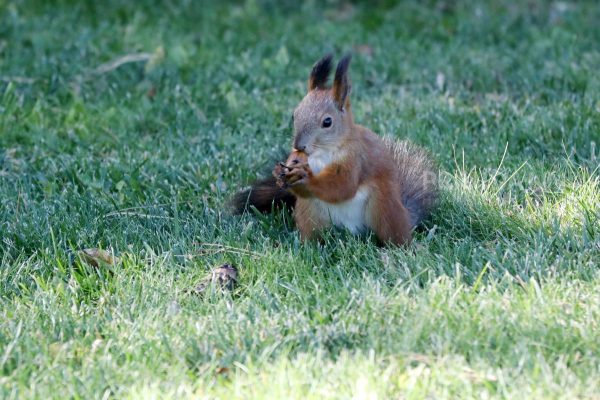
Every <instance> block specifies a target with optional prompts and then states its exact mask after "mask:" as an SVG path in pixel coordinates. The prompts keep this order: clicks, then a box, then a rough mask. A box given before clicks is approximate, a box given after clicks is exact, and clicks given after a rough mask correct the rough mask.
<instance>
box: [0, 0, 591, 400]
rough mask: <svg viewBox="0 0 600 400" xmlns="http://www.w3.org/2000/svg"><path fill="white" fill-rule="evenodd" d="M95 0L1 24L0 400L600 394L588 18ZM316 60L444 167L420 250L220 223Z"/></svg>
mask: <svg viewBox="0 0 600 400" xmlns="http://www.w3.org/2000/svg"><path fill="white" fill-rule="evenodd" d="M95 4H96V3H92V2H89V3H88V2H74V1H67V0H65V1H57V2H54V3H53V4H47V2H42V1H31V2H26V1H19V0H0V304H1V308H0V397H2V398H29V397H33V398H106V397H110V396H114V397H116V398H153V397H172V398H182V397H193V396H205V397H210V398H212V397H219V398H232V397H234V398H235V397H237V398H265V399H267V398H323V397H325V398H351V397H352V396H355V397H356V398H365V399H367V398H368V399H370V398H375V397H376V396H378V397H379V398H389V397H392V398H411V399H412V398H456V397H459V398H477V399H478V398H483V397H484V396H487V397H492V398H578V397H579V398H597V396H598V393H600V368H599V367H598V366H599V365H600V274H599V269H598V264H599V262H600V221H599V218H600V175H599V171H598V169H597V167H598V164H599V157H600V155H599V150H600V74H599V73H598V66H599V65H600V50H599V47H598V43H600V30H599V29H598V28H597V26H598V25H597V24H598V21H599V20H600V6H599V5H598V4H597V3H596V2H595V1H577V2H551V1H543V0H531V1H527V2H517V1H508V0H504V1H492V0H489V1H483V2H469V1H466V0H465V1H456V2H454V1H425V2H420V1H419V2H418V1H416V0H415V1H405V2H398V3H396V2H392V1H381V2H379V3H378V6H377V7H375V6H374V5H372V4H371V3H370V2H369V3H368V2H357V3H352V4H350V3H341V2H337V1H328V2H326V6H320V5H319V4H320V2H316V1H310V2H306V3H305V4H303V5H301V6H300V5H296V2H275V1H268V0H255V1H247V2H237V3H235V4H229V5H217V2H209V1H203V2H181V3H179V2H167V1H165V2H163V3H162V4H160V5H156V4H157V3H156V2H146V3H143V2H137V4H136V5H134V4H133V2H132V3H131V4H129V3H125V2H117V1H114V2H113V1H110V2H102V3H98V5H95ZM100 4H101V5H100ZM323 7H324V8H323ZM328 51H334V52H335V53H336V54H337V55H338V56H340V55H341V54H343V53H344V52H345V51H353V52H354V60H353V64H352V66H351V77H352V80H353V94H352V96H353V108H354V112H355V119H356V120H357V121H358V122H359V123H361V124H363V125H366V126H368V127H370V128H371V129H372V130H374V131H376V132H378V133H379V134H382V135H383V134H385V135H392V136H396V137H400V138H409V139H411V140H413V141H415V142H417V143H419V144H422V145H423V146H425V147H427V148H428V149H429V150H430V151H431V153H432V154H433V155H434V156H435V158H436V159H437V160H438V162H439V165H440V168H441V171H442V172H441V178H442V200H441V204H440V207H439V209H438V210H437V211H436V212H435V214H434V215H433V217H432V219H431V221H430V222H429V223H428V225H427V227H426V229H425V230H422V231H421V232H419V233H418V234H417V236H416V240H415V244H414V246H412V247H411V248H408V249H401V248H380V247H377V246H376V245H375V244H374V241H373V240H369V239H368V238H367V239H364V238H363V239H361V238H353V237H351V236H349V235H347V234H345V233H344V232H332V233H331V234H330V235H328V237H327V239H326V240H325V242H324V244H323V245H318V244H315V243H311V244H306V245H304V244H301V243H300V241H299V237H298V234H297V233H296V232H295V231H294V229H293V225H292V223H291V222H290V221H291V220H290V219H289V218H288V217H286V216H285V215H282V214H279V215H275V216H268V217H260V218H258V217H256V216H252V215H246V216H243V217H234V216H231V215H228V214H227V213H226V212H225V210H224V208H223V204H224V202H225V200H226V199H227V198H228V197H229V196H230V195H231V194H232V193H233V192H234V191H235V190H236V189H238V188H240V187H242V186H243V185H244V184H246V183H247V182H248V181H250V180H251V179H253V178H255V177H257V176H258V175H260V171H263V170H265V169H266V170H268V169H269V167H270V165H271V164H272V162H273V161H274V160H275V159H276V157H277V155H278V154H280V152H281V149H286V148H288V146H289V143H290V139H291V130H290V126H289V120H290V115H291V112H292V110H293V108H294V106H295V105H296V104H297V102H299V100H300V99H301V98H302V96H303V95H304V91H305V85H306V79H307V76H308V72H309V70H310V67H311V66H312V63H313V62H314V61H315V60H317V59H318V58H319V57H321V56H322V55H323V54H324V53H326V52H328ZM138 53H147V54H145V56H144V57H142V58H144V59H143V60H142V61H137V62H129V63H125V64H123V65H121V66H119V67H118V68H114V69H110V68H109V66H110V63H111V62H113V61H115V60H118V59H119V57H122V56H124V55H127V54H138ZM113 66H114V65H113ZM206 244H219V245H222V246H230V247H221V248H218V247H214V246H213V247H208V248H207V245H206ZM88 247H100V248H110V249H112V251H114V252H115V253H116V254H118V255H120V256H121V257H122V259H123V262H122V264H121V265H119V266H118V267H117V268H113V269H112V270H110V269H107V268H100V269H94V268H92V267H86V266H81V265H78V264H72V263H71V260H72V258H73V253H74V252H75V251H77V250H78V249H82V248H88ZM219 249H221V250H219ZM207 250H208V251H207ZM223 262H230V263H233V264H234V265H236V266H237V267H238V268H239V270H240V284H239V286H238V287H237V288H236V289H235V291H234V292H233V293H231V294H225V295H221V294H218V293H211V294H210V295H208V296H206V297H205V298H200V297H197V296H194V295H190V294H188V293H186V291H187V290H188V289H189V288H191V287H193V286H194V284H195V283H196V282H197V281H198V280H200V279H201V278H202V277H203V276H204V275H205V274H206V273H207V272H208V271H209V270H210V269H211V268H212V267H214V266H216V265H219V264H221V263H223Z"/></svg>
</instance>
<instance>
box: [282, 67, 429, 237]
mask: <svg viewBox="0 0 600 400" xmlns="http://www.w3.org/2000/svg"><path fill="white" fill-rule="evenodd" d="M349 63H350V57H349V56H346V57H344V58H343V59H342V60H341V61H340V63H339V64H338V66H337V69H336V74H335V79H334V83H333V87H332V88H327V87H326V86H325V85H326V82H327V75H328V74H329V70H330V64H331V57H329V56H328V57H324V58H323V59H321V60H320V61H319V62H318V63H317V64H315V67H314V68H313V70H312V72H311V75H310V78H309V92H308V94H307V95H306V96H305V98H304V99H303V100H302V101H301V102H300V104H299V105H298V107H297V108H296V110H295V111H294V131H295V135H294V147H295V150H294V151H298V150H300V152H301V153H305V154H306V155H307V157H308V162H303V161H304V160H302V161H298V162H296V163H294V164H293V165H292V164H289V166H286V167H285V168H282V166H280V165H278V166H276V168H275V170H274V177H275V179H276V180H277V184H278V186H279V187H281V188H285V189H286V190H287V191H288V193H291V194H293V195H294V196H295V197H296V203H295V208H294V219H295V221H296V225H297V227H298V229H299V231H300V234H301V237H302V238H303V239H310V238H313V237H315V236H318V234H319V232H320V231H321V230H323V229H325V228H327V227H328V226H330V225H331V224H332V223H336V224H341V225H344V226H347V227H348V228H349V229H351V230H353V231H359V230H360V229H362V228H363V227H364V228H366V229H369V230H371V231H372V232H374V233H375V235H377V237H378V238H379V239H380V240H381V241H382V242H384V243H393V244H397V245H403V244H407V243H409V242H410V241H411V239H412V236H411V232H412V229H413V228H414V227H415V226H416V225H417V224H419V223H420V222H421V221H422V220H423V218H425V217H427V216H428V215H429V213H430V210H431V208H432V207H433V205H434V204H435V200H436V198H437V172H436V170H435V167H434V165H433V163H432V162H431V160H430V158H429V157H428V156H427V154H426V153H425V152H424V151H423V150H421V149H419V148H418V147H416V146H414V145H411V144H409V143H407V142H391V141H389V140H388V141H386V140H383V139H381V138H380V137H379V136H377V135H376V134H375V133H373V132H371V131H370V130H369V129H367V128H365V127H362V126H360V125H357V124H355V123H354V120H353V117H352V111H351V108H350V96H349V94H350V80H349V78H348V73H347V71H348V65H349ZM294 157H295V156H294ZM328 213H329V218H328ZM331 213H333V214H331ZM346 216H348V218H349V220H348V221H347V222H348V224H346V223H345V222H346V221H345V220H344V218H345V217H346ZM334 217H335V218H334ZM334 219H335V221H334ZM340 219H341V221H340Z"/></svg>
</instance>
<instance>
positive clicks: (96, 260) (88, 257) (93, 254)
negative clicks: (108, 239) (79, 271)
mask: <svg viewBox="0 0 600 400" xmlns="http://www.w3.org/2000/svg"><path fill="white" fill-rule="evenodd" d="M77 254H78V255H79V257H80V258H81V260H83V261H85V262H86V263H87V264H89V265H91V266H93V267H96V268H97V267H99V266H100V265H101V264H103V263H104V264H108V265H112V266H116V265H117V264H119V263H120V262H121V259H120V258H119V257H117V256H115V255H114V254H112V253H111V252H109V251H107V250H102V249H95V248H92V249H83V250H80V251H79V252H78V253H77Z"/></svg>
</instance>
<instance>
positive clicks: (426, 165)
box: [385, 138, 439, 226]
mask: <svg viewBox="0 0 600 400" xmlns="http://www.w3.org/2000/svg"><path fill="white" fill-rule="evenodd" d="M385 143H386V145H387V147H388V148H389V149H390V151H391V152H392V153H393V154H394V159H395V160H396V164H397V165H398V169H399V170H400V187H401V188H402V202H403V203H404V206H405V207H406V208H407V209H408V212H409V213H410V220H411V223H412V225H413V226H417V225H419V224H420V223H421V222H422V221H423V220H424V219H425V218H427V217H428V216H429V214H430V213H431V210H432V208H433V207H434V206H435V203H436V201H437V199H438V191H439V189H438V170H437V167H436V165H435V163H434V162H433V160H432V159H431V157H430V156H429V154H428V153H427V151H426V150H425V149H423V148H421V147H419V146H417V145H415V144H414V143H411V142H409V141H407V140H401V141H396V140H393V139H391V138H386V139H385Z"/></svg>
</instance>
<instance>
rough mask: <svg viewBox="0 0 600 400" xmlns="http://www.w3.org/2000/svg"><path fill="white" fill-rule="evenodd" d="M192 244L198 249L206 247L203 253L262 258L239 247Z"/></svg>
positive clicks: (216, 244) (217, 244) (260, 255)
mask: <svg viewBox="0 0 600 400" xmlns="http://www.w3.org/2000/svg"><path fill="white" fill-rule="evenodd" d="M194 244H196V245H198V246H200V247H208V249H204V251H211V252H213V253H235V254H241V255H246V256H252V257H255V258H261V257H262V256H263V255H262V254H259V253H256V252H254V251H250V250H246V249H241V248H239V247H233V246H227V245H224V244H219V243H199V242H196V243H194Z"/></svg>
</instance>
